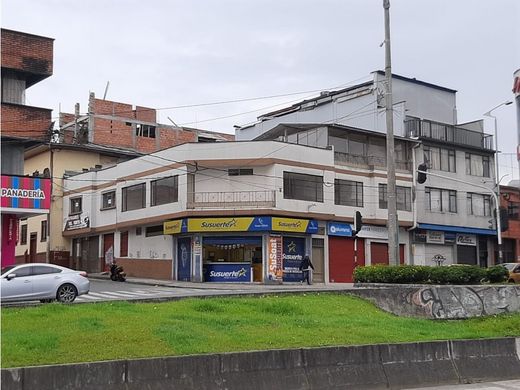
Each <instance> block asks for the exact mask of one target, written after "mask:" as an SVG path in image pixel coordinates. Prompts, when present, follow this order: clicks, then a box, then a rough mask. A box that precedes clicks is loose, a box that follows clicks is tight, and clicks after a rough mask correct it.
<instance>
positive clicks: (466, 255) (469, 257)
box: [457, 245, 477, 265]
mask: <svg viewBox="0 0 520 390" xmlns="http://www.w3.org/2000/svg"><path fill="white" fill-rule="evenodd" d="M457 264H469V265H477V247H476V246H469V245H457Z"/></svg>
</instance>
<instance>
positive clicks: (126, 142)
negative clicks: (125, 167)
mask: <svg viewBox="0 0 520 390" xmlns="http://www.w3.org/2000/svg"><path fill="white" fill-rule="evenodd" d="M234 138H235V137H234V135H231V134H224V133H217V132H213V131H205V130H200V129H194V128H188V127H181V126H176V125H170V126H169V125H165V124H159V123H157V110H156V109H154V108H148V107H141V106H133V105H131V104H127V103H120V102H113V101H110V100H104V99H97V98H96V97H95V95H94V93H90V95H89V103H88V111H87V113H85V114H81V113H80V107H79V104H76V107H75V113H74V114H67V113H60V142H62V143H67V144H88V143H91V144H96V145H104V146H107V147H109V146H115V147H117V148H124V149H127V150H135V151H138V152H141V153H151V152H155V151H158V150H162V149H166V148H169V147H171V146H174V145H179V144H181V143H185V142H218V141H232V140H234Z"/></svg>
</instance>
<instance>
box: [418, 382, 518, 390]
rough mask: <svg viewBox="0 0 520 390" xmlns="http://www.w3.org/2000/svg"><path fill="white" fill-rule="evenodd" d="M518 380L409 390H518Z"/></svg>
mask: <svg viewBox="0 0 520 390" xmlns="http://www.w3.org/2000/svg"><path fill="white" fill-rule="evenodd" d="M519 389H520V380H519V379H517V380H512V381H500V382H486V383H472V384H469V385H450V386H435V387H421V388H416V389H410V390H519Z"/></svg>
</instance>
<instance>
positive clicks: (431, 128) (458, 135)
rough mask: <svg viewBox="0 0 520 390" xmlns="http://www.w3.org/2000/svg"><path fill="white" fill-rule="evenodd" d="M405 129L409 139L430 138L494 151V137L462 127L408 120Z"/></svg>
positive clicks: (415, 119)
mask: <svg viewBox="0 0 520 390" xmlns="http://www.w3.org/2000/svg"><path fill="white" fill-rule="evenodd" d="M405 128H406V134H407V136H408V137H419V138H429V139H432V140H436V141H442V142H446V143H453V144H458V145H463V146H471V147H474V148H480V149H487V150H493V136H492V135H490V134H484V133H481V132H478V131H472V130H468V129H464V128H462V127H457V126H453V125H448V124H445V123H439V122H433V121H429V120H423V119H418V118H407V119H406V120H405Z"/></svg>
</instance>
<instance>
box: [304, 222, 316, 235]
mask: <svg viewBox="0 0 520 390" xmlns="http://www.w3.org/2000/svg"><path fill="white" fill-rule="evenodd" d="M305 233H308V234H316V233H318V222H317V221H315V220H314V219H311V220H309V224H308V225H307V230H306V231H305Z"/></svg>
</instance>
